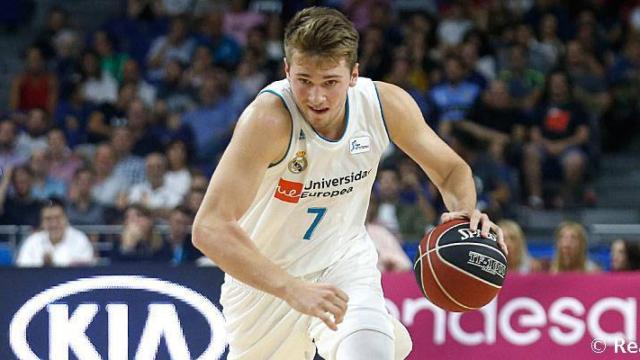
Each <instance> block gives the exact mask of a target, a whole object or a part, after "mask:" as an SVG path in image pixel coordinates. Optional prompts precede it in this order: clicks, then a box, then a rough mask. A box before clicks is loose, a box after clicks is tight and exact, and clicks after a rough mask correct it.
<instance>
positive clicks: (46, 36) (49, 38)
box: [34, 6, 69, 59]
mask: <svg viewBox="0 0 640 360" xmlns="http://www.w3.org/2000/svg"><path fill="white" fill-rule="evenodd" d="M63 31H69V12H68V11H67V10H65V9H63V8H61V7H59V6H53V7H51V8H50V9H49V10H48V13H47V20H46V24H44V26H43V27H42V28H41V29H39V31H38V34H37V35H36V38H35V40H34V46H35V47H37V48H39V49H40V51H41V52H42V54H43V56H44V57H45V58H46V59H50V58H51V57H53V56H54V55H55V53H54V49H53V47H52V46H53V39H54V38H55V37H56V36H57V35H58V34H60V33H61V32H63Z"/></svg>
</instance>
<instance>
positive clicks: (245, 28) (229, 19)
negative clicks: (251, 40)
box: [224, 1, 266, 46]
mask: <svg viewBox="0 0 640 360" xmlns="http://www.w3.org/2000/svg"><path fill="white" fill-rule="evenodd" d="M248 5H249V4H248V1H232V2H231V6H230V7H229V9H228V10H227V11H225V12H224V32H225V34H229V36H231V37H232V38H233V39H234V40H235V41H237V42H238V44H240V45H241V46H244V45H245V44H246V42H247V33H248V32H249V30H250V29H252V28H254V27H256V26H258V25H263V24H264V23H265V20H266V18H265V16H264V15H263V14H261V13H259V12H258V11H256V10H253V9H249V6H248Z"/></svg>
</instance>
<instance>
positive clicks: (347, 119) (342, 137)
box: [309, 94, 349, 144]
mask: <svg viewBox="0 0 640 360" xmlns="http://www.w3.org/2000/svg"><path fill="white" fill-rule="evenodd" d="M345 106H346V109H345V111H344V118H345V121H346V124H345V126H344V131H343V132H342V135H341V136H340V138H339V139H337V140H331V139H327V138H326V137H324V136H322V135H320V133H319V132H317V131H316V129H315V128H314V127H313V126H311V124H309V126H310V127H311V128H312V129H313V132H314V133H316V135H318V136H319V137H320V139H322V140H324V141H327V142H330V143H334V144H335V143H337V142H340V140H342V139H344V136H345V134H346V133H347V130H348V129H349V94H347V101H346V104H345Z"/></svg>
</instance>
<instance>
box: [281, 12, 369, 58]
mask: <svg viewBox="0 0 640 360" xmlns="http://www.w3.org/2000/svg"><path fill="white" fill-rule="evenodd" d="M358 40H359V35H358V31H357V30H356V29H355V28H354V27H353V24H352V23H351V21H349V19H347V17H346V16H345V15H344V14H342V13H341V12H339V11H338V10H335V9H331V8H326V7H317V6H314V7H309V8H306V9H304V10H301V11H300V12H298V13H297V14H296V15H295V16H294V17H293V19H291V21H289V23H288V24H287V27H286V28H285V30H284V51H285V54H286V56H287V59H288V60H289V61H291V57H292V56H293V53H292V51H293V50H294V49H295V50H297V51H299V52H301V53H304V54H305V55H311V56H319V57H322V58H329V59H331V60H333V61H335V62H339V61H340V60H341V59H345V61H346V62H347V65H349V67H350V68H353V66H354V65H355V64H356V62H357V61H358Z"/></svg>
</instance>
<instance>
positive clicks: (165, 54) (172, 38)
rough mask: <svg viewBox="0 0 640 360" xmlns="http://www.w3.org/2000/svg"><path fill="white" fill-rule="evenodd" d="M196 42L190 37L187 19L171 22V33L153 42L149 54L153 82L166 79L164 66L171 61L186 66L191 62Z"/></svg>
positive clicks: (148, 64) (149, 67)
mask: <svg viewBox="0 0 640 360" xmlns="http://www.w3.org/2000/svg"><path fill="white" fill-rule="evenodd" d="M195 45H196V43H195V40H193V39H192V38H191V37H190V36H189V24H188V22H187V18H185V17H175V18H173V20H171V25H170V28H169V32H168V33H167V34H166V35H162V36H159V37H157V38H156V39H155V40H153V43H152V44H151V48H150V49H149V52H148V53H147V67H148V69H149V71H148V76H149V78H150V79H152V80H160V79H162V78H163V77H164V75H165V74H164V66H165V65H166V64H167V63H168V62H169V61H171V60H178V61H180V62H182V63H183V64H186V63H188V62H189V60H191V55H192V54H193V50H194V49H195Z"/></svg>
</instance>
